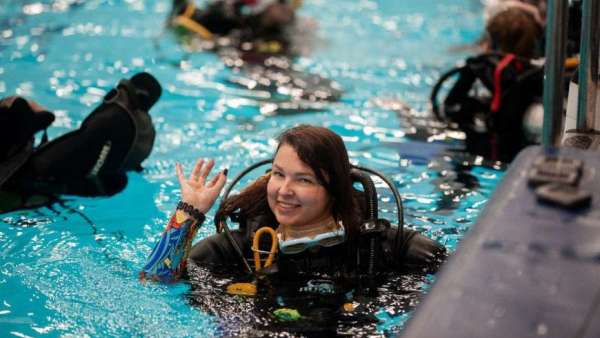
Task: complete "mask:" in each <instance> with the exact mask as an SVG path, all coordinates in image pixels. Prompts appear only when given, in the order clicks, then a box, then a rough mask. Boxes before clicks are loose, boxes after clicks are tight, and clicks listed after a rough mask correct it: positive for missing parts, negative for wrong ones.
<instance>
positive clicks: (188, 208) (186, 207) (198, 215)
mask: <svg viewBox="0 0 600 338" xmlns="http://www.w3.org/2000/svg"><path fill="white" fill-rule="evenodd" d="M177 210H183V211H185V212H187V213H188V214H190V215H192V217H194V218H195V219H196V221H198V222H199V223H202V222H204V219H205V218H206V217H205V216H204V213H202V212H201V211H200V210H198V209H196V208H194V206H193V205H191V204H189V203H185V202H184V201H179V203H177Z"/></svg>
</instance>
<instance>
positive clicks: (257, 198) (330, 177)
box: [216, 125, 361, 244]
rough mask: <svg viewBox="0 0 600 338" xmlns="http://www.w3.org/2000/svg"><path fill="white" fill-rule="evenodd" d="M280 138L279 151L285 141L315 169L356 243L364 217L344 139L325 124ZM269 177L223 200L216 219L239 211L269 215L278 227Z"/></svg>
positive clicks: (302, 127) (298, 129) (295, 129)
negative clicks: (271, 197)
mask: <svg viewBox="0 0 600 338" xmlns="http://www.w3.org/2000/svg"><path fill="white" fill-rule="evenodd" d="M278 141H279V145H278V147H277V150H279V148H280V147H281V146H282V145H283V144H287V145H290V146H291V147H292V148H294V150H295V151H296V153H297V154H298V157H299V158H300V160H301V161H302V162H304V163H306V164H307V165H308V166H309V167H310V168H311V169H312V170H313V171H314V172H315V175H316V177H317V179H318V180H319V183H320V184H321V185H323V187H325V190H327V192H328V193H329V196H330V197H331V201H332V207H331V212H332V214H333V216H334V217H335V218H336V219H337V220H338V221H342V222H343V224H344V227H345V228H346V233H347V236H348V239H349V241H350V243H351V244H354V243H356V242H355V241H356V239H357V238H358V233H359V226H360V217H361V215H360V212H359V211H358V210H359V207H360V204H359V203H358V202H357V194H356V192H355V190H354V188H353V187H352V178H351V176H350V169H351V165H350V161H349V159H348V152H347V151H346V147H345V145H344V142H343V140H342V138H341V137H340V136H339V135H338V134H336V133H334V132H333V131H331V130H329V129H327V128H324V127H317V126H311V125H300V126H297V127H293V128H290V129H288V130H286V131H284V132H283V133H282V134H281V135H280V136H279V137H278ZM276 152H277V151H276ZM268 180H269V175H265V176H262V177H260V178H259V179H257V180H256V181H254V183H252V184H251V185H249V186H248V187H246V188H245V189H244V190H242V192H240V194H238V195H235V196H232V197H230V198H228V199H227V200H225V201H223V202H222V203H221V205H220V207H219V210H218V211H217V215H216V219H217V220H221V219H224V217H226V216H227V215H230V214H231V213H233V212H236V211H239V212H240V215H241V216H242V218H247V219H248V218H253V217H256V216H266V217H267V220H266V221H267V222H270V223H271V224H268V225H270V226H276V225H277V221H276V220H275V216H274V215H273V212H272V211H271V209H270V208H269V205H268V202H267V183H268ZM265 225H266V224H265Z"/></svg>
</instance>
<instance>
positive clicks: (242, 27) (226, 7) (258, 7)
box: [169, 0, 302, 54]
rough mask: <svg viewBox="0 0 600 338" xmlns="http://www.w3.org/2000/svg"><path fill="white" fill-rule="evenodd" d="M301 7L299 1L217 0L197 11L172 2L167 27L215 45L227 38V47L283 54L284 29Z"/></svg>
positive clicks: (180, 0) (176, 0)
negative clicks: (222, 38)
mask: <svg viewBox="0 0 600 338" xmlns="http://www.w3.org/2000/svg"><path fill="white" fill-rule="evenodd" d="M301 4H302V1H301V0H293V1H287V0H281V1H279V0H277V1H276V0H219V1H213V2H211V3H210V4H209V5H208V6H207V7H206V8H203V9H199V8H196V7H195V5H194V4H193V2H189V1H188V0H174V1H173V7H172V10H171V15H170V22H169V25H170V26H172V27H174V28H176V29H180V30H181V32H182V33H183V32H185V31H187V32H189V33H192V34H194V35H196V36H197V37H199V38H201V39H202V40H205V41H212V42H215V43H217V44H218V43H219V41H217V40H218V38H219V37H227V38H228V39H227V40H228V41H227V42H226V43H227V44H229V46H234V47H237V48H238V49H244V50H246V51H249V50H252V51H255V52H259V53H268V54H279V53H286V52H287V49H288V47H289V36H288V32H287V29H288V28H289V27H291V26H292V25H293V23H294V21H295V11H296V9H297V8H298V7H300V5H301ZM242 45H244V46H242ZM215 47H217V46H215Z"/></svg>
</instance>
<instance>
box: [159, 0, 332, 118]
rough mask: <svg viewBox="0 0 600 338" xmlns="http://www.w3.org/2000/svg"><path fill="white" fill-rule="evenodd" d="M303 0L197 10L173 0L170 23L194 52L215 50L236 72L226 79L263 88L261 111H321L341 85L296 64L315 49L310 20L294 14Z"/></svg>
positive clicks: (233, 1) (228, 2)
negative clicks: (294, 62)
mask: <svg viewBox="0 0 600 338" xmlns="http://www.w3.org/2000/svg"><path fill="white" fill-rule="evenodd" d="M301 4H302V1H301V0H220V1H213V2H211V3H209V4H208V5H207V6H206V7H204V8H197V7H196V6H195V5H194V4H193V2H190V1H189V0H174V2H173V7H172V11H171V14H170V15H169V19H168V24H167V26H168V27H169V28H171V30H172V31H173V32H175V34H176V36H177V38H178V39H179V40H180V41H181V42H182V43H183V44H184V45H185V46H188V47H191V49H192V50H212V51H214V52H215V53H217V54H218V55H219V56H220V58H221V60H222V61H223V63H224V64H225V65H226V66H228V67H230V68H232V70H233V72H232V75H231V76H229V77H228V78H227V79H226V81H227V82H228V83H229V84H232V85H234V86H236V87H240V88H243V89H246V90H250V91H253V92H254V93H258V92H260V94H261V95H256V97H260V98H261V100H263V101H264V102H262V103H263V104H262V105H261V113H263V114H266V115H272V114H294V113H298V112H306V111H322V110H323V109H324V108H326V103H327V102H331V101H337V100H339V99H340V97H341V95H342V88H341V86H340V85H339V84H338V83H336V82H335V81H332V80H330V79H326V78H323V77H321V76H319V75H317V74H310V73H306V72H302V71H300V70H297V69H293V68H292V64H293V59H294V58H295V57H296V56H298V55H299V54H301V53H305V51H306V50H309V49H312V48H310V47H309V46H307V45H310V38H307V36H311V35H314V34H310V33H311V32H310V29H312V28H310V29H309V28H307V27H310V26H311V25H308V24H307V23H306V20H298V19H297V18H296V11H297V9H298V8H299V7H300V6H301ZM264 96H266V97H268V98H267V99H265V98H263V97H264ZM253 97H254V96H253ZM256 97H255V98H256Z"/></svg>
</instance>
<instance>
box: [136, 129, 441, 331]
mask: <svg viewBox="0 0 600 338" xmlns="http://www.w3.org/2000/svg"><path fill="white" fill-rule="evenodd" d="M278 142H279V143H278V144H279V145H278V147H277V150H276V152H275V157H274V159H273V160H272V167H271V169H270V170H269V171H268V172H267V173H266V174H265V175H263V176H261V177H259V178H258V179H256V180H255V181H254V182H252V183H251V184H249V185H248V186H247V187H246V188H244V189H243V190H242V191H241V192H240V193H238V194H236V195H233V196H231V197H229V196H228V193H229V191H231V189H232V187H233V185H234V184H235V183H236V182H237V181H238V180H239V179H240V177H241V176H242V175H244V174H245V172H243V173H242V174H240V175H239V176H238V177H237V178H235V179H234V180H233V182H232V183H231V185H230V186H229V188H228V189H227V191H226V193H225V196H224V198H223V201H222V202H221V204H220V206H219V208H218V210H217V212H216V214H215V219H214V221H215V225H216V227H217V229H218V233H217V234H214V235H212V236H209V237H207V238H204V239H202V240H201V241H199V242H198V243H196V244H195V245H194V246H192V240H193V238H194V235H195V233H196V232H197V231H198V228H199V227H200V226H201V225H202V223H203V222H204V220H205V214H206V213H207V212H208V210H209V209H210V208H211V207H212V205H213V204H214V202H215V200H216V199H217V197H218V196H219V193H220V191H221V190H222V188H223V186H224V185H225V181H226V178H227V177H226V176H227V169H225V170H223V171H221V172H219V173H218V174H216V175H215V176H214V177H213V178H211V179H208V175H209V173H210V171H211V169H212V168H213V166H214V162H213V161H212V160H210V161H204V160H199V161H198V162H197V163H196V165H195V167H194V169H193V170H192V172H191V174H190V176H189V178H186V177H184V174H183V169H182V167H181V165H177V167H176V172H177V177H178V179H179V183H180V186H181V201H180V202H179V204H178V205H177V208H176V210H175V213H174V214H173V216H172V217H171V219H170V220H169V222H168V224H167V226H166V229H165V231H164V232H163V233H162V237H161V239H160V241H159V242H158V243H157V244H156V246H155V247H154V249H153V250H152V252H151V254H150V256H149V258H148V260H147V262H146V264H145V266H144V267H143V268H142V271H141V272H140V279H141V280H143V281H145V280H154V281H159V282H165V283H171V282H175V281H177V280H178V279H180V278H182V277H184V278H190V279H193V278H194V275H193V271H192V272H190V271H189V267H190V266H191V267H194V266H202V267H208V268H211V269H214V270H215V271H218V272H223V271H229V272H231V273H236V272H237V273H239V272H245V273H246V274H247V275H248V276H250V278H257V280H255V281H254V283H234V284H230V285H229V286H228V287H227V292H228V293H230V294H235V295H251V296H255V295H263V296H265V297H267V296H268V297H270V299H272V300H273V303H274V304H275V305H273V306H274V307H275V308H276V310H274V311H273V315H274V316H275V317H277V318H280V317H279V316H280V315H282V314H281V312H279V313H278V312H277V311H284V312H285V316H287V317H286V318H288V317H289V316H291V317H295V318H296V319H298V318H310V319H313V320H317V321H320V319H324V318H327V319H331V318H332V317H331V316H330V315H327V313H329V314H331V313H339V312H340V311H343V310H341V309H342V308H343V309H346V311H351V310H352V309H351V307H352V302H353V300H355V299H356V298H355V297H358V296H360V295H361V294H363V292H364V293H369V292H376V288H374V287H373V283H374V281H375V280H377V278H378V277H381V276H382V275H383V274H385V273H387V272H390V271H396V272H410V271H412V272H415V271H416V272H419V273H431V272H435V271H436V270H437V268H438V267H439V265H440V264H441V262H442V261H443V260H444V259H445V257H446V250H445V248H444V247H443V246H442V245H440V244H438V243H437V242H435V241H433V240H431V239H429V238H427V237H425V236H423V235H421V234H419V233H418V232H416V231H414V230H410V229H404V227H403V217H402V213H403V211H402V207H401V201H400V199H399V194H397V190H396V189H395V187H394V186H393V183H391V184H390V182H389V180H386V182H387V183H388V185H390V188H391V189H392V190H393V191H394V192H395V193H396V195H395V196H396V198H397V200H396V202H397V208H398V224H397V226H396V227H393V226H392V225H391V224H390V222H389V221H388V220H386V219H381V218H379V217H378V211H377V193H376V191H375V186H374V184H373V182H372V181H371V179H370V177H369V175H368V174H369V173H374V172H375V171H372V170H370V169H367V168H361V167H356V166H352V165H351V164H350V162H349V159H348V154H347V151H346V148H345V146H344V143H343V141H342V139H341V137H340V136H339V135H337V134H335V133H334V132H332V131H331V130H329V129H327V128H324V127H317V126H310V125H300V126H297V127H293V128H291V129H288V130H286V131H284V132H283V133H282V134H281V135H280V136H279V138H278ZM270 162H271V160H268V161H263V162H262V163H259V164H265V163H270ZM253 168H256V166H254V167H251V168H250V169H253ZM246 172H247V171H246ZM375 173H376V172H375ZM381 177H382V179H385V177H384V176H381ZM355 183H357V184H359V185H361V186H362V190H360V189H358V188H355ZM227 219H230V220H232V221H235V222H237V223H238V224H239V228H238V229H236V230H229V226H228V225H227ZM269 239H270V240H269ZM264 254H268V257H266V259H265V257H264ZM188 264H189V265H188ZM251 265H252V266H254V268H252V267H251ZM332 299H333V300H332ZM290 307H293V309H290ZM348 307H350V309H348ZM286 309H287V310H286ZM325 309H327V310H325ZM315 311H316V312H315ZM288 319H289V318H288ZM286 320H287V319H286ZM328 325H331V323H329V324H328Z"/></svg>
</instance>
